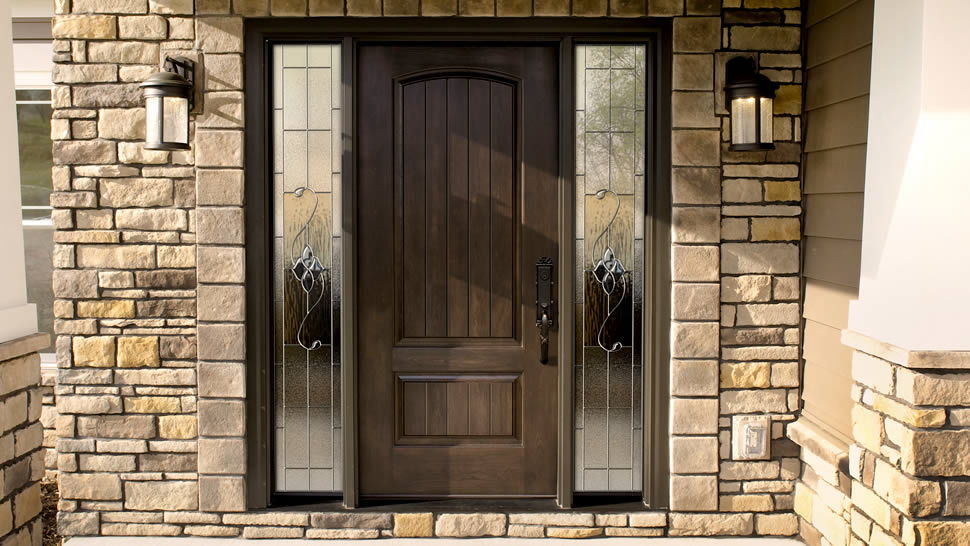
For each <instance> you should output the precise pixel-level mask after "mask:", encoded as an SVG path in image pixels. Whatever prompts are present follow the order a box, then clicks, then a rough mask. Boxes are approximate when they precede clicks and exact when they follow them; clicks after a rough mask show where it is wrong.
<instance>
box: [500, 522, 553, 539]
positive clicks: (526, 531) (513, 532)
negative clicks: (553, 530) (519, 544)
mask: <svg viewBox="0 0 970 546" xmlns="http://www.w3.org/2000/svg"><path fill="white" fill-rule="evenodd" d="M508 535H509V536H510V537H519V538H542V537H544V536H546V535H545V527H543V526H541V525H509V529H508Z"/></svg>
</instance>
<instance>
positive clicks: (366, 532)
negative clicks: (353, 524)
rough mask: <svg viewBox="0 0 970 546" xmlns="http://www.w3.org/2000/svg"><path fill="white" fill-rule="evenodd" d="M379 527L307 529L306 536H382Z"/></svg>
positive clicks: (328, 537)
mask: <svg viewBox="0 0 970 546" xmlns="http://www.w3.org/2000/svg"><path fill="white" fill-rule="evenodd" d="M380 537H381V532H380V530H378V529H307V530H306V538H315V539H324V540H338V539H352V540H362V539H372V538H380Z"/></svg>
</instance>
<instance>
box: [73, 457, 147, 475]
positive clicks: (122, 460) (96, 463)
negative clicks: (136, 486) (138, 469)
mask: <svg viewBox="0 0 970 546" xmlns="http://www.w3.org/2000/svg"><path fill="white" fill-rule="evenodd" d="M78 468H79V469H80V470H82V471H85V472H91V471H93V472H134V471H135V456H134V455H90V454H87V453H82V454H80V455H78Z"/></svg>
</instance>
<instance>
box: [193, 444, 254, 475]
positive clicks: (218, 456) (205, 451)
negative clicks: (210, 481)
mask: <svg viewBox="0 0 970 546" xmlns="http://www.w3.org/2000/svg"><path fill="white" fill-rule="evenodd" d="M199 472H200V473H202V474H244V473H245V472H246V446H245V440H243V439H242V438H218V439H216V438H201V439H199Z"/></svg>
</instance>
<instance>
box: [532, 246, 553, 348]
mask: <svg viewBox="0 0 970 546" xmlns="http://www.w3.org/2000/svg"><path fill="white" fill-rule="evenodd" d="M555 285H556V282H555V281H554V280H553V266H552V258H549V257H547V256H543V257H541V258H539V259H538V260H537V261H536V327H537V328H538V329H539V363H540V364H547V363H548V362H549V328H551V327H552V326H554V325H555V318H554V317H555V307H556V300H555V299H554V298H553V296H552V295H553V287H554V286H555Z"/></svg>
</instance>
